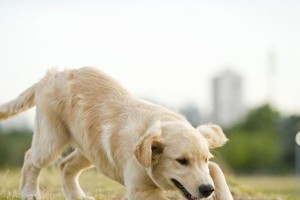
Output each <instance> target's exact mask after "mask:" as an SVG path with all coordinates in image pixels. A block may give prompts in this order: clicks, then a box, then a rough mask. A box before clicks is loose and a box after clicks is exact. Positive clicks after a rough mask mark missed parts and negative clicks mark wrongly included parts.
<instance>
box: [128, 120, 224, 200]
mask: <svg viewBox="0 0 300 200" xmlns="http://www.w3.org/2000/svg"><path fill="white" fill-rule="evenodd" d="M226 141H227V138H226V137H225V135H224V133H223V131H222V129H221V128H220V127H219V126H217V125H202V126H199V127H198V128H197V129H195V128H193V127H192V126H191V125H189V124H188V123H186V122H156V123H154V124H153V125H151V126H150V127H149V128H148V130H147V133H146V134H145V135H144V136H143V137H142V138H141V139H140V140H139V141H138V144H137V145H136V148H135V152H134V154H135V157H136V159H137V161H138V162H139V163H140V164H141V165H142V166H143V167H144V168H145V169H146V171H147V173H148V175H149V176H150V178H151V179H152V180H153V181H154V182H155V183H156V185H158V186H159V187H160V188H162V189H165V190H169V189H174V188H177V189H179V190H180V191H181V192H182V193H183V195H184V196H185V197H186V199H188V200H195V199H202V198H206V197H209V196H210V195H211V194H212V193H213V191H214V183H213V181H212V178H211V177H210V174H209V168H208V162H209V159H210V158H211V157H212V155H211V154H210V152H209V149H213V148H216V147H220V146H222V145H224V144H225V142H226Z"/></svg>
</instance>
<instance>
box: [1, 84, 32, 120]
mask: <svg viewBox="0 0 300 200" xmlns="http://www.w3.org/2000/svg"><path fill="white" fill-rule="evenodd" d="M35 87H36V84H34V85H33V86H31V87H30V88H28V89H27V90H25V91H24V92H22V93H21V94H20V95H19V96H18V97H17V98H16V99H14V100H12V101H10V102H7V103H5V104H3V105H1V106H0V120H5V119H7V118H10V117H12V116H14V115H17V114H19V113H21V112H24V111H25V110H28V109H29V108H31V107H33V106H34V104H35V103H34V97H35Z"/></svg>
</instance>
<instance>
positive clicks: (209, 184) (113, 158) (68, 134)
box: [0, 68, 232, 200]
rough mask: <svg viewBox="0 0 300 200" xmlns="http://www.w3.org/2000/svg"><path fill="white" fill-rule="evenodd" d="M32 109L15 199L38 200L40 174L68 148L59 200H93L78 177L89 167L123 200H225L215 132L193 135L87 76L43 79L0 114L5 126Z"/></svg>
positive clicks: (167, 115)
mask: <svg viewBox="0 0 300 200" xmlns="http://www.w3.org/2000/svg"><path fill="white" fill-rule="evenodd" d="M34 105H35V106H36V123H35V129H34V134H33V140H32V144H31V148H30V150H29V151H27V153H26V155H25V160H24V165H23V169H22V181H21V186H20V190H21V197H22V199H35V200H36V199H40V198H41V195H40V191H39V187H38V180H39V174H40V171H41V169H42V168H44V167H45V166H47V165H48V164H49V163H50V162H51V161H53V160H54V159H55V158H56V157H57V156H58V155H59V154H60V153H61V152H62V150H63V149H64V148H65V147H66V146H69V145H73V146H74V147H76V150H75V151H74V152H73V153H71V154H70V155H69V156H67V157H66V158H64V159H63V160H62V161H61V163H60V165H59V166H60V171H61V179H62V186H63V189H64V193H65V197H66V199H70V200H71V199H93V198H92V197H87V196H86V195H85V193H84V192H83V190H82V189H81V187H80V185H79V182H78V177H79V175H80V173H81V171H82V170H83V169H86V168H89V167H92V166H95V167H96V168H97V169H98V170H99V171H101V172H102V173H103V174H105V175H106V176H108V177H110V178H111V179H113V180H115V181H117V182H119V183H121V184H123V185H125V187H126V189H127V195H128V199H129V200H147V199H149V200H167V198H166V197H165V196H164V193H163V190H172V189H176V188H177V189H178V190H180V191H181V192H182V194H183V196H185V198H186V199H188V200H196V199H204V198H213V199H217V200H231V199H232V196H231V194H230V191H229V189H228V187H227V184H226V181H225V178H224V176H223V173H222V171H221V170H220V168H219V167H218V166H217V165H216V164H215V163H212V162H210V161H209V159H210V158H211V157H212V155H211V154H210V152H209V149H212V148H216V147H220V146H222V145H223V144H224V143H225V142H226V140H227V139H226V137H225V135H224V134H223V132H222V129H221V128H220V127H219V126H217V125H203V126H200V127H198V128H197V129H195V128H193V127H192V126H191V125H190V123H189V122H188V121H186V119H185V118H183V117H182V116H180V115H178V114H176V113H174V112H172V111H169V110H167V109H165V108H163V107H161V106H158V105H155V104H152V103H149V102H146V101H143V100H141V99H138V98H136V97H134V96H133V95H131V94H130V93H129V92H128V91H127V90H125V89H124V88H123V87H122V86H121V85H120V84H119V83H117V82H116V81H115V80H113V79H112V78H110V77H109V76H107V75H105V74H104V73H102V72H99V71H97V70H95V69H92V68H82V69H78V70H67V71H64V72H56V71H50V72H49V73H48V74H47V75H46V76H45V77H44V78H43V79H42V80H41V81H40V82H38V83H36V84H35V85H33V86H32V87H30V88H29V89H27V90H26V91H24V92H23V93H22V94H21V95H20V96H19V97H18V98H16V99H15V100H13V101H11V102H8V103H7V104H4V105H2V106H1V107H0V119H1V120H3V119H6V118H9V117H11V116H13V115H16V114H18V113H20V112H22V111H25V110H27V109H29V108H31V107H33V106H34Z"/></svg>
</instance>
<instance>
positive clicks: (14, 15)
mask: <svg viewBox="0 0 300 200" xmlns="http://www.w3.org/2000/svg"><path fill="white" fill-rule="evenodd" d="M299 10H300V1H297V0H251V1H246V0H226V1H224V0H214V1H201V0H197V1H192V0H174V1H171V0H160V1H158V0H151V1H144V0H140V1H133V0H128V1H114V0H111V1H108V0H98V1H96V0H89V1H76V0H73V1H70V0H65V1H58V0H53V1H32V0H26V1H16V0H11V1H4V0H0V103H4V102H6V101H9V100H11V99H13V98H15V97H16V96H17V95H18V94H19V93H21V92H22V91H23V90H24V89H26V88H27V87H29V86H30V85H32V84H34V83H35V82H37V81H38V80H40V79H41V78H42V77H43V75H44V74H45V72H46V71H47V70H48V69H50V68H53V67H55V68H57V69H60V70H64V69H71V68H79V67H82V66H93V67H96V68H98V69H101V70H102V71H104V72H106V73H108V74H110V75H111V76H113V77H114V78H115V79H117V80H119V81H120V82H121V83H122V84H123V85H124V86H125V87H126V88H127V89H128V90H129V91H131V92H132V93H133V94H134V95H137V96H140V97H143V98H149V99H154V100H156V101H159V102H161V103H163V104H166V105H169V106H171V107H181V106H183V105H185V104H186V103H194V104H196V105H197V106H199V108H200V110H203V112H207V113H209V112H210V111H211V110H212V101H213V99H212V91H211V89H212V85H211V84H212V82H211V81H212V78H213V77H215V76H216V75H218V74H219V73H220V72H221V71H223V70H226V69H231V70H233V71H235V72H236V73H237V74H239V75H240V76H241V77H242V79H243V89H244V90H243V92H244V93H243V97H244V101H245V104H246V105H247V107H249V108H251V107H255V106H257V105H260V104H262V103H264V102H266V101H267V100H268V99H271V103H272V104H273V105H274V106H275V107H276V108H278V109H279V110H280V111H281V112H283V113H287V114H299V113H300V100H299V99H300V79H299V75H300V12H299ZM270 55H272V57H273V59H270V57H271V56H270ZM271 63H274V64H271ZM270 66H273V67H270ZM269 91H271V92H272V94H271V95H269ZM31 112H32V111H31Z"/></svg>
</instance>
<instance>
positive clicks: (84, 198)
mask: <svg viewBox="0 0 300 200" xmlns="http://www.w3.org/2000/svg"><path fill="white" fill-rule="evenodd" d="M80 199H81V200H95V198H94V197H90V196H86V197H82V198H80Z"/></svg>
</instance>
